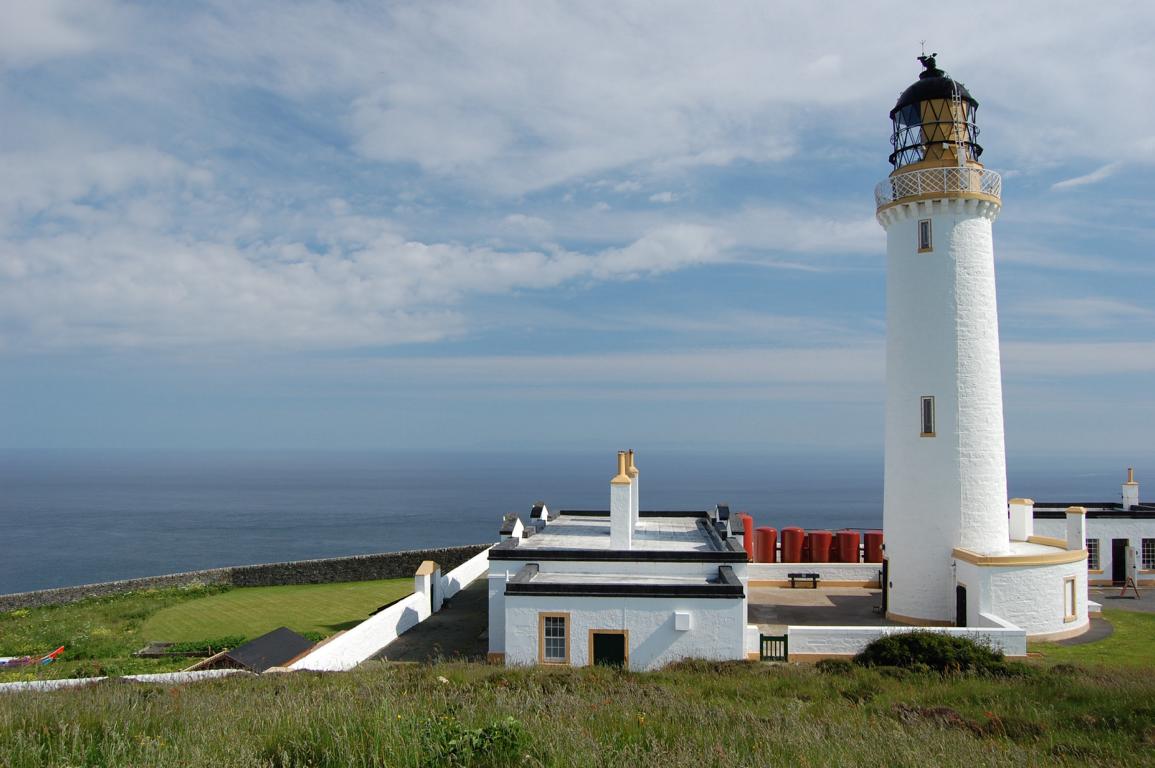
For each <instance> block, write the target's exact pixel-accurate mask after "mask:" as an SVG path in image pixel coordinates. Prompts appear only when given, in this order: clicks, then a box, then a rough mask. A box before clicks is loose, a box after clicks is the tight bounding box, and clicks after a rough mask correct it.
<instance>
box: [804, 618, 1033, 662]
mask: <svg viewBox="0 0 1155 768" xmlns="http://www.w3.org/2000/svg"><path fill="white" fill-rule="evenodd" d="M910 631H912V628H911V627H795V626H790V627H787V628H786V634H787V637H788V639H789V657H792V656H794V655H795V654H799V655H800V654H819V655H823V656H853V655H854V654H856V653H858V652H859V651H861V650H862V649H863V648H865V647H866V646H867V644H869V643H870V642H871V641H873V640H877V639H878V638H880V637H884V636H886V635H893V634H899V633H903V632H910ZM918 631H920V632H934V633H938V634H945V635H952V636H955V637H966V638H970V639H971V640H974V641H976V642H980V643H986V644H988V645H990V646H991V647H992V648H995V649H997V650H1000V651H1002V652H1003V653H1004V654H1006V655H1007V656H1026V655H1027V637H1026V633H1025V632H1024V631H1023V630H1021V629H1014V628H1005V627H982V628H972V627H965V628H958V627H919V628H918ZM789 657H788V658H789Z"/></svg>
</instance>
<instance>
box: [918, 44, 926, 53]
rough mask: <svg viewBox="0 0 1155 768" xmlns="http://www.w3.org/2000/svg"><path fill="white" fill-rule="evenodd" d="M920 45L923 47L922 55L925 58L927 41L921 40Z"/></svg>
mask: <svg viewBox="0 0 1155 768" xmlns="http://www.w3.org/2000/svg"><path fill="white" fill-rule="evenodd" d="M918 44H919V45H921V46H922V55H923V56H925V55H926V41H925V40H919V41H918Z"/></svg>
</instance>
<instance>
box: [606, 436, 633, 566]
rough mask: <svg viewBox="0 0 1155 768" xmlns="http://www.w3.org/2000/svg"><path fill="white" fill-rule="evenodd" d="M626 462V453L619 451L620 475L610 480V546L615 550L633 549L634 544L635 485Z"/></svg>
mask: <svg viewBox="0 0 1155 768" xmlns="http://www.w3.org/2000/svg"><path fill="white" fill-rule="evenodd" d="M626 461H627V459H626V452H625V451H618V473H617V474H616V475H614V479H613V480H610V546H611V547H613V548H614V549H631V548H632V546H633V543H634V525H633V519H634V513H633V509H632V506H633V505H632V503H631V502H632V501H633V483H631V482H630V476H629V474H627V471H626Z"/></svg>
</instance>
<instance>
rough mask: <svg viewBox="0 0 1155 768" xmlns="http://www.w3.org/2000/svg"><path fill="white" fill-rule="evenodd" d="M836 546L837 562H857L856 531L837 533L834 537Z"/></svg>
mask: <svg viewBox="0 0 1155 768" xmlns="http://www.w3.org/2000/svg"><path fill="white" fill-rule="evenodd" d="M835 539H836V543H837V544H838V562H840V563H857V562H858V531H839V532H838V534H837V536H836V537H835Z"/></svg>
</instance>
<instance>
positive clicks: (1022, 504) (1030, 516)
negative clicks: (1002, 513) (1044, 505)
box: [1010, 499, 1035, 541]
mask: <svg viewBox="0 0 1155 768" xmlns="http://www.w3.org/2000/svg"><path fill="white" fill-rule="evenodd" d="M1010 532H1011V541H1026V540H1027V539H1029V538H1031V537H1032V536H1034V535H1035V502H1034V500H1033V499H1011V531H1010Z"/></svg>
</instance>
